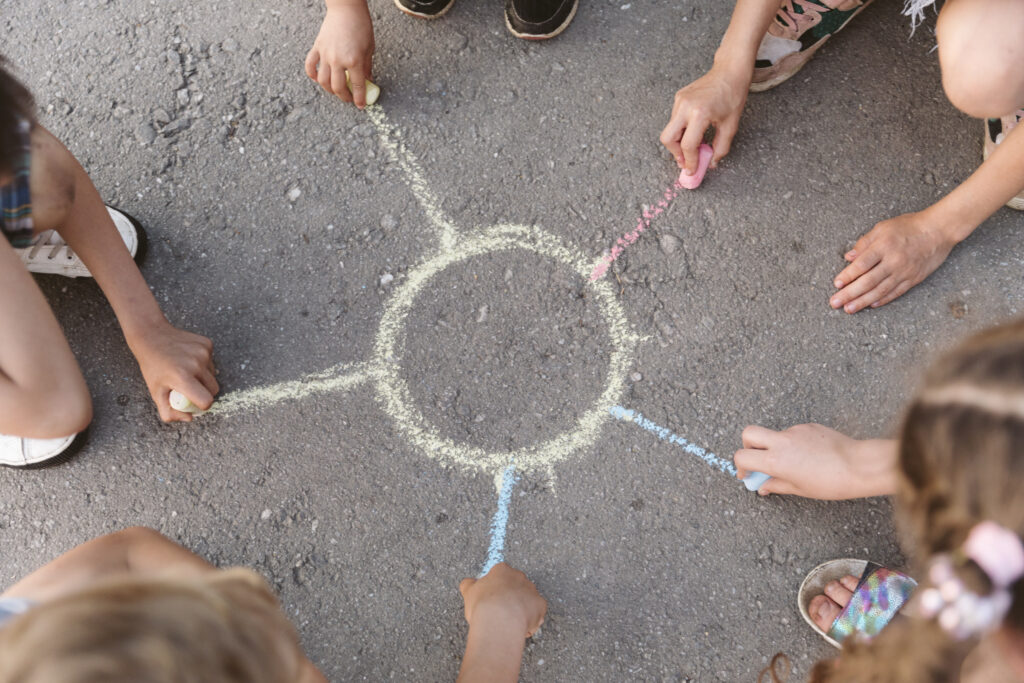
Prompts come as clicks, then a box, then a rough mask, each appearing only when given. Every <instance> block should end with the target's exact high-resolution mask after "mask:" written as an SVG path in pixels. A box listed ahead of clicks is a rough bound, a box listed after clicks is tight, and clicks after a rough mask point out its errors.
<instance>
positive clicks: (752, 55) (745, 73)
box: [661, 0, 779, 173]
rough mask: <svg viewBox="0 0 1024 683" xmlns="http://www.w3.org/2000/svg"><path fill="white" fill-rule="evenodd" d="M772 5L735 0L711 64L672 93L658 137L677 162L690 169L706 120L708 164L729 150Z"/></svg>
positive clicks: (765, 0)
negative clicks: (711, 132)
mask: <svg viewBox="0 0 1024 683" xmlns="http://www.w3.org/2000/svg"><path fill="white" fill-rule="evenodd" d="M778 9H779V2H778V0H737V2H736V7H735V9H733V13H732V19H731V20H730V21H729V28H727V29H726V31H725V35H724V36H723V37H722V42H721V45H720V46H719V48H718V50H717V51H716V52H715V61H714V65H713V66H712V67H711V70H710V71H708V72H707V73H706V74H704V75H703V76H701V77H700V78H698V79H697V80H696V81H694V82H693V83H690V84H689V85H687V86H686V87H685V88H683V89H682V90H680V91H679V92H677V93H676V97H675V102H674V104H673V106H672V117H671V118H670V119H669V122H668V125H666V126H665V129H664V130H663V131H662V132H661V143H662V144H663V145H665V147H666V148H667V149H668V151H669V152H671V153H672V156H673V158H675V160H676V162H677V163H678V164H679V167H680V168H686V169H687V170H689V171H690V173H693V172H694V171H695V170H696V169H697V159H698V154H697V148H698V147H699V146H700V143H701V142H702V141H703V139H704V132H705V131H706V130H707V129H708V126H714V128H715V139H714V142H713V144H712V147H713V148H714V150H715V155H714V157H712V160H711V165H712V167H714V166H716V165H717V164H718V162H719V160H720V159H721V158H722V157H724V156H725V155H726V154H728V153H729V147H730V146H731V145H732V139H733V137H735V135H736V131H737V129H738V128H739V123H740V115H741V114H742V113H743V105H744V103H745V102H746V101H747V91H748V89H749V88H750V80H751V78H752V77H753V73H754V61H755V59H756V57H757V48H758V45H760V43H761V38H763V37H764V34H765V31H767V30H768V24H769V23H770V22H771V20H772V17H773V16H775V13H776V12H777V11H778Z"/></svg>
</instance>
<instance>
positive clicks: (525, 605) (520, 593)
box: [458, 562, 548, 683]
mask: <svg viewBox="0 0 1024 683" xmlns="http://www.w3.org/2000/svg"><path fill="white" fill-rule="evenodd" d="M459 591H460V592H461V593H462V597H463V599H464V600H465V603H466V621H467V622H469V635H468V636H467V638H466V654H465V655H464V656H463V657H462V667H461V668H460V669H459V678H458V681H459V683H476V682H478V681H479V682H483V681H487V682H488V683H500V682H502V681H506V682H508V683H514V682H515V681H516V680H518V679H519V667H520V664H521V662H522V658H523V648H524V646H525V643H526V639H527V638H529V637H530V636H532V635H533V634H534V633H536V632H537V629H539V628H540V627H541V624H543V623H544V615H545V613H547V609H548V605H547V602H545V601H544V598H542V597H541V596H540V593H538V592H537V587H536V586H534V585H533V583H531V582H530V580H529V579H528V578H526V574H524V573H522V572H521V571H519V570H516V569H512V568H511V567H509V566H508V565H507V564H505V563H504V562H501V563H499V564H496V565H495V566H494V567H493V568H491V571H489V572H488V573H487V575H486V576H484V577H483V578H482V579H463V581H462V583H461V584H459Z"/></svg>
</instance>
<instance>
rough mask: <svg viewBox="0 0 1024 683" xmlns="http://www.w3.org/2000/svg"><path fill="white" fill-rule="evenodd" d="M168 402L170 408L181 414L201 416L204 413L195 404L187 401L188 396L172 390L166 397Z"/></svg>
mask: <svg viewBox="0 0 1024 683" xmlns="http://www.w3.org/2000/svg"><path fill="white" fill-rule="evenodd" d="M168 400H169V401H170V403H171V407H172V408H174V409H175V410H180V411H181V412H183V413H191V414H193V415H201V414H202V413H204V412H206V411H204V410H203V409H202V408H200V407H199V406H197V405H196V404H195V403H193V402H192V401H190V400H189V399H188V396H186V395H185V394H183V393H181V392H180V391H176V390H174V389H171V395H170V396H169V397H168Z"/></svg>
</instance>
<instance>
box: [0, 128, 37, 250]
mask: <svg viewBox="0 0 1024 683" xmlns="http://www.w3.org/2000/svg"><path fill="white" fill-rule="evenodd" d="M31 131H32V124H31V122H30V121H28V120H27V119H22V120H21V121H20V122H19V123H18V137H19V138H20V139H21V149H20V150H19V153H18V156H17V158H16V159H14V163H13V164H12V166H13V170H14V177H13V178H12V179H11V181H10V182H8V183H7V184H6V185H3V186H0V233H3V234H4V236H5V237H7V239H8V240H9V241H10V243H11V246H14V247H26V246H28V245H29V243H30V242H31V241H32V228H33V225H32V195H31V194H30V193H29V171H30V169H31V167H32V147H31V142H30V139H29V133H31Z"/></svg>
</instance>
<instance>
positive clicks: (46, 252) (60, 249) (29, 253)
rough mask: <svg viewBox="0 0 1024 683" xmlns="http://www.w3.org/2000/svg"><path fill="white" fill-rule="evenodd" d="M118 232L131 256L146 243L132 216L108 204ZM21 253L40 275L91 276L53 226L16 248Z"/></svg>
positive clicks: (32, 270)
mask: <svg viewBox="0 0 1024 683" xmlns="http://www.w3.org/2000/svg"><path fill="white" fill-rule="evenodd" d="M107 212H108V213H110V217H111V219H113V221H114V225H115V226H117V232H118V233H120V235H121V239H123V240H124V244H125V246H126V247H128V251H129V252H130V253H131V255H132V258H133V259H134V258H136V256H139V257H140V258H141V254H140V252H141V251H142V249H141V248H140V247H142V246H143V245H144V243H145V239H146V237H145V233H143V232H142V228H141V226H140V225H139V224H138V222H137V221H135V219H133V218H131V217H130V216H128V215H127V214H124V213H121V212H120V211H118V210H117V209H112V208H111V207H109V206H108V207H107ZM15 251H16V252H18V255H19V256H21V262H22V263H24V264H25V267H26V268H28V271H29V272H30V273H40V274H43V275H63V276H64V277H92V273H90V272H89V269H88V268H86V267H85V264H84V263H82V259H80V258H78V254H76V253H75V252H74V251H72V250H71V247H70V246H68V243H67V242H65V241H64V239H63V238H62V237H61V236H60V235H59V234H58V233H57V231H56V230H46V231H44V232H41V233H39V234H38V235H36V237H35V239H34V240H32V244H30V245H29V246H27V247H24V248H22V249H15Z"/></svg>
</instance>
